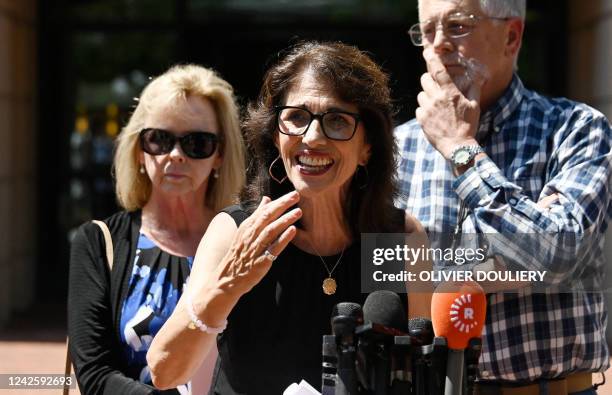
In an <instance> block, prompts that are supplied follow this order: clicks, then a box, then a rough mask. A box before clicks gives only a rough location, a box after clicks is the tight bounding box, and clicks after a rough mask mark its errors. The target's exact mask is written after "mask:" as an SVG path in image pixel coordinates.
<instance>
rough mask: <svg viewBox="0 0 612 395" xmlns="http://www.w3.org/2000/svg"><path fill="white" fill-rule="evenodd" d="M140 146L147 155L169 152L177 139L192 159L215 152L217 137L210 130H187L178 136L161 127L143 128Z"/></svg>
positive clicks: (206, 156)
mask: <svg viewBox="0 0 612 395" xmlns="http://www.w3.org/2000/svg"><path fill="white" fill-rule="evenodd" d="M138 137H139V139H140V148H141V149H142V150H143V151H144V152H146V153H147V154H149V155H164V154H168V153H170V151H172V149H173V148H174V146H175V145H176V142H177V140H178V142H179V144H180V146H181V149H182V150H183V152H184V153H185V155H187V156H188V157H190V158H192V159H205V158H208V157H210V156H211V155H212V154H214V153H215V150H216V149H217V144H218V143H219V137H217V135H216V134H214V133H210V132H202V131H198V132H188V133H186V134H184V135H182V136H180V137H177V136H175V135H174V134H172V133H171V132H169V131H167V130H163V129H156V128H145V129H142V130H141V131H140V134H139V136H138Z"/></svg>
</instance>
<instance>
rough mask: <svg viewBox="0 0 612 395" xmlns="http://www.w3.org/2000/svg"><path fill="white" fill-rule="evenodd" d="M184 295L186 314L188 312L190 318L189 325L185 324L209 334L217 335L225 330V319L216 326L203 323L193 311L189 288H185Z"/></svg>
mask: <svg viewBox="0 0 612 395" xmlns="http://www.w3.org/2000/svg"><path fill="white" fill-rule="evenodd" d="M184 295H185V301H186V302H187V314H189V319H190V320H191V322H189V325H187V327H188V328H189V329H196V328H197V329H199V330H201V331H202V332H205V333H210V334H211V335H217V334H219V333H221V332H223V331H224V330H225V328H226V327H227V320H225V321H223V325H221V326H220V327H218V328H215V327H212V326H208V325H206V324H205V323H203V322H202V320H200V319H199V318H198V316H197V315H196V313H195V309H194V308H193V302H192V301H191V295H190V294H189V290H185V292H184Z"/></svg>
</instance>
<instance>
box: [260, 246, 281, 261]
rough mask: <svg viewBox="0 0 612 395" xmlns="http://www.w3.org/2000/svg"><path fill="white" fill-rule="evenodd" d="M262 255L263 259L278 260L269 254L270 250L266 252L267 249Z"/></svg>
mask: <svg viewBox="0 0 612 395" xmlns="http://www.w3.org/2000/svg"><path fill="white" fill-rule="evenodd" d="M263 255H264V257H265V258H268V259H269V260H270V261H274V260H275V259H276V258H278V256H276V255H274V254H273V253H271V252H270V250H268V249H267V248H266V250H265V251H264V253H263Z"/></svg>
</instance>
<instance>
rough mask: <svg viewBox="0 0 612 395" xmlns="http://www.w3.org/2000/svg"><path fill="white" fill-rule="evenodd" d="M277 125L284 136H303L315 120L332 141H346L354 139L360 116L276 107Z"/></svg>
mask: <svg viewBox="0 0 612 395" xmlns="http://www.w3.org/2000/svg"><path fill="white" fill-rule="evenodd" d="M275 110H276V123H277V124H278V129H279V130H280V132H281V133H282V134H286V135H289V136H301V135H303V134H304V133H306V131H307V130H308V128H309V127H310V124H311V123H312V121H313V120H314V119H316V120H318V121H319V123H320V124H321V129H322V130H323V134H325V136H326V137H327V138H329V139H331V140H340V141H346V140H350V139H352V138H353V136H354V135H355V131H357V125H358V124H359V121H360V119H361V118H360V117H359V114H355V113H352V112H348V111H339V110H330V111H325V112H322V113H318V114H314V113H312V112H310V111H308V110H307V109H305V108H301V107H292V106H279V107H275Z"/></svg>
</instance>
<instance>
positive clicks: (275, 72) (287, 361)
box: [147, 42, 429, 394]
mask: <svg viewBox="0 0 612 395" xmlns="http://www.w3.org/2000/svg"><path fill="white" fill-rule="evenodd" d="M391 117H392V106H391V99H390V92H389V88H388V77H387V75H386V74H385V73H384V72H382V71H381V69H380V68H379V66H377V65H376V64H375V63H374V62H373V61H372V60H371V59H370V58H369V57H368V56H367V55H366V54H364V53H363V52H361V51H359V50H358V49H357V48H355V47H352V46H348V45H345V44H341V43H317V42H306V43H301V44H298V45H297V46H295V47H293V48H291V49H290V50H289V51H288V52H287V53H286V54H285V55H284V56H283V57H282V58H281V60H280V61H279V62H278V63H277V64H276V65H274V66H273V67H272V68H270V69H269V70H268V72H267V73H266V75H265V77H264V83H263V86H262V88H261V92H260V95H259V99H258V101H257V102H256V103H255V104H253V105H251V106H250V108H249V111H248V116H247V120H246V122H245V135H246V139H247V142H248V146H249V148H250V155H251V165H250V176H249V177H248V179H249V180H250V182H249V185H248V186H247V188H246V189H245V190H244V191H243V194H242V202H243V203H242V204H241V205H240V206H234V207H230V208H228V209H226V210H224V212H223V213H221V214H219V215H218V216H217V217H216V218H215V219H214V220H213V222H212V223H211V225H210V227H209V231H208V232H207V233H206V234H205V236H204V238H203V239H202V242H201V244H200V247H199V249H198V252H197V254H196V258H195V263H194V269H193V275H192V277H191V280H190V284H189V285H188V288H189V290H188V291H186V293H185V295H186V297H184V298H182V299H181V302H179V305H178V307H177V310H175V312H174V313H173V315H172V317H171V318H170V320H169V321H168V322H167V324H166V325H165V326H164V327H163V328H162V330H161V331H160V333H159V334H158V336H157V337H156V338H155V340H154V342H153V344H152V346H151V349H150V351H149V354H148V356H147V358H148V361H149V364H150V366H151V370H152V375H153V380H154V383H155V385H156V386H158V387H160V388H170V387H172V386H173V385H175V383H177V382H182V381H184V380H185V378H187V377H190V375H191V374H192V373H193V372H194V370H195V369H196V368H197V366H199V364H200V362H201V358H202V355H204V354H205V351H206V350H207V349H208V348H209V347H211V346H212V344H213V341H214V339H215V337H214V336H213V335H214V334H216V333H219V332H221V331H222V330H223V329H226V330H225V331H224V332H223V333H222V334H221V335H220V336H219V337H218V348H219V359H218V361H217V368H216V370H215V377H214V378H213V388H212V393H215V394H216V393H218V394H237V393H240V394H279V393H282V391H283V390H284V389H285V388H286V387H287V386H288V385H290V384H291V383H292V382H295V381H299V380H300V379H301V378H304V379H306V380H307V381H309V382H310V383H311V384H313V385H317V384H318V382H319V381H320V377H321V372H320V369H321V335H323V334H327V333H330V323H329V320H330V316H331V312H332V307H333V306H334V305H335V304H336V303H338V302H356V303H360V304H361V303H363V301H364V300H365V296H366V295H364V294H362V293H361V289H360V285H361V282H360V272H361V270H360V266H359V265H360V260H361V259H360V248H361V247H360V234H361V233H363V232H368V233H375V232H419V231H422V228H421V226H420V225H419V223H418V222H417V221H416V220H414V219H413V218H412V217H406V216H405V214H404V212H403V211H400V210H398V209H396V208H394V206H393V200H394V197H395V194H396V182H395V176H394V172H395V154H396V146H395V141H394V139H393V133H392V131H393V125H392V119H391ZM277 258H278V260H277ZM275 260H276V262H274V263H273V261H275ZM415 295H419V297H413V295H411V297H410V298H409V305H410V311H411V315H415V316H422V317H423V316H428V315H429V312H428V310H429V300H428V297H429V295H427V294H415ZM418 299H420V300H418ZM189 328H199V329H200V330H197V329H196V330H192V329H189Z"/></svg>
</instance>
